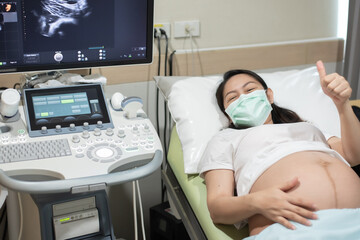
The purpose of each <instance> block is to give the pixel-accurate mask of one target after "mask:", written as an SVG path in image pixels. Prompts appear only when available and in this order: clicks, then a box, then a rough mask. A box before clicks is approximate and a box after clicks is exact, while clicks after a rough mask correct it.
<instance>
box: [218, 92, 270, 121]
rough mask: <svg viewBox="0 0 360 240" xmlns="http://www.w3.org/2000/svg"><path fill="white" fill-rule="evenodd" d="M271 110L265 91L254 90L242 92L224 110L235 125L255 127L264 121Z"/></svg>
mask: <svg viewBox="0 0 360 240" xmlns="http://www.w3.org/2000/svg"><path fill="white" fill-rule="evenodd" d="M271 110H272V107H271V105H270V102H269V100H268V99H267V96H266V91H265V90H256V91H253V92H251V93H249V94H242V95H241V96H240V97H239V98H238V99H236V100H235V101H234V102H232V103H231V104H230V105H229V106H228V107H227V108H226V109H225V112H226V113H227V114H228V115H229V116H230V118H231V120H232V122H233V123H234V125H235V126H236V127H239V126H244V127H255V126H260V125H262V124H264V123H265V121H266V119H267V118H268V116H269V114H270V113H271Z"/></svg>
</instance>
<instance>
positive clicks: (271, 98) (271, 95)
mask: <svg viewBox="0 0 360 240" xmlns="http://www.w3.org/2000/svg"><path fill="white" fill-rule="evenodd" d="M266 96H267V98H268V100H269V102H270V104H273V103H274V93H273V91H272V90H271V88H268V89H267V90H266Z"/></svg>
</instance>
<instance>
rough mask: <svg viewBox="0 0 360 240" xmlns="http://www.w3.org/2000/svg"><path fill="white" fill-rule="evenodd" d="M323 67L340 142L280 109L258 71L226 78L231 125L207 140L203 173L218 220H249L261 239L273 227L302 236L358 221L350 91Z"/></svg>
mask: <svg viewBox="0 0 360 240" xmlns="http://www.w3.org/2000/svg"><path fill="white" fill-rule="evenodd" d="M317 68H318V72H319V76H320V82H321V87H322V90H323V91H324V93H325V94H326V95H327V96H329V97H330V98H331V99H332V100H333V102H334V104H335V106H336V108H337V110H338V112H339V116H340V124H341V138H337V137H335V136H331V135H328V134H327V133H323V132H321V131H320V130H319V129H318V128H317V127H315V126H314V125H312V124H311V123H308V122H306V121H305V120H303V119H301V118H300V117H299V116H298V115H297V114H296V113H295V112H293V111H291V110H288V109H284V108H280V107H278V106H277V105H276V104H274V100H273V92H272V90H271V89H270V88H268V87H267V86H266V83H265V82H264V81H263V80H262V79H261V77H260V76H258V75H257V74H255V73H254V72H251V71H248V70H232V71H229V72H227V73H225V74H224V80H223V82H222V83H221V84H220V85H219V87H218V89H217V93H216V97H217V100H218V105H219V107H220V109H221V110H222V111H223V112H224V113H225V114H226V115H227V116H228V118H229V119H230V121H231V125H230V127H229V128H227V129H224V130H222V131H221V132H219V133H218V134H217V135H215V136H214V137H213V139H212V140H211V141H210V142H209V144H208V146H207V149H206V150H205V154H204V155H203V157H202V159H201V163H200V169H199V170H200V175H201V176H203V177H204V178H205V182H206V187H207V204H208V208H209V212H210V215H211V218H212V219H213V222H214V223H222V224H235V225H237V226H238V227H241V226H244V223H246V221H247V222H248V224H249V231H250V235H255V236H253V237H256V235H258V234H260V233H261V232H262V231H265V230H264V229H267V228H269V229H267V231H269V234H270V231H271V227H275V226H277V227H279V226H280V227H282V229H283V230H286V231H290V232H296V231H291V230H295V229H296V228H306V227H308V228H307V230H309V229H311V227H310V226H311V225H315V223H316V226H318V225H319V224H321V223H323V222H324V225H327V227H328V228H331V226H330V225H331V224H330V223H326V221H327V219H331V218H335V217H336V218H337V221H342V220H341V219H342V217H343V218H344V219H347V218H348V217H349V216H348V215H346V214H357V215H356V216H358V217H357V219H359V218H360V212H359V211H360V210H359V209H357V208H359V207H360V179H359V177H358V176H357V175H356V173H355V172H354V171H353V170H352V169H351V166H355V165H358V164H360V147H359V146H360V123H359V121H358V119H357V118H356V116H355V114H354V112H353V110H352V108H351V105H350V103H349V97H350V95H351V92H352V90H351V88H350V86H349V84H348V82H347V81H346V80H345V79H344V78H343V77H342V76H340V75H338V74H336V73H334V74H329V75H327V74H326V71H325V68H324V65H323V63H322V62H321V61H319V62H318V63H317ZM298 101H302V99H298ZM234 189H235V190H236V191H234ZM315 219H317V220H316V221H314V220H315ZM349 221H350V220H349ZM351 221H352V220H351ZM349 224H352V223H351V222H349ZM269 226H271V227H269ZM296 226H297V227H296ZM314 227H315V226H314ZM320 227H321V226H320ZM280 229H281V228H280ZM358 231H359V232H357V234H359V233H360V230H358ZM277 232H278V233H279V234H281V233H280V232H279V231H277ZM308 233H309V231H307V234H308ZM309 234H310V233H309ZM258 236H260V235H258ZM309 236H313V235H309ZM249 239H250V238H249Z"/></svg>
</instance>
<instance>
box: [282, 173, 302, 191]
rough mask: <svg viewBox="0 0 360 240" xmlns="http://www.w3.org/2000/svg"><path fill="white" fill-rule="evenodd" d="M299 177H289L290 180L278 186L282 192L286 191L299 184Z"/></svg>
mask: <svg viewBox="0 0 360 240" xmlns="http://www.w3.org/2000/svg"><path fill="white" fill-rule="evenodd" d="M299 183H300V182H299V179H298V178H297V177H295V178H293V179H291V180H290V181H287V182H285V183H283V184H282V185H280V186H279V188H280V190H281V191H283V192H288V191H290V190H291V189H293V188H295V187H296V186H298V184H299Z"/></svg>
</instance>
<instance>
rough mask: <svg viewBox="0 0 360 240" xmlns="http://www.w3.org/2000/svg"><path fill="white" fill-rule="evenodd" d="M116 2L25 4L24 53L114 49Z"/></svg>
mask: <svg viewBox="0 0 360 240" xmlns="http://www.w3.org/2000/svg"><path fill="white" fill-rule="evenodd" d="M114 1H115V0H107V1H99V0H32V1H24V10H25V13H26V18H25V19H24V39H25V45H24V50H25V51H24V52H27V53H30V52H45V51H57V50H59V49H61V50H74V49H84V48H94V47H105V48H112V47H113V46H114V36H113V34H114V31H113V29H111V27H112V26H114V14H115V13H114ZM74 39H76V40H77V41H74ZM79 40H80V41H79Z"/></svg>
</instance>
